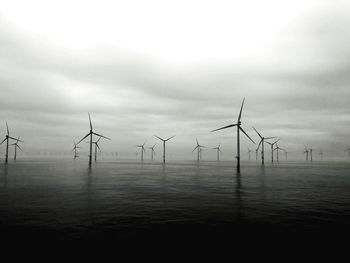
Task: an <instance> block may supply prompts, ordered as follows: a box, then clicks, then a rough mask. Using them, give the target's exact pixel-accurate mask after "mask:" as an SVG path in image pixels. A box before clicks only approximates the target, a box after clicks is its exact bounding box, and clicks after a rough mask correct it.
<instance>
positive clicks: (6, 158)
mask: <svg viewBox="0 0 350 263" xmlns="http://www.w3.org/2000/svg"><path fill="white" fill-rule="evenodd" d="M6 130H7V134H6V136H5V139H4V140H3V141H2V142H1V143H0V145H1V144H3V142H4V141H6V153H5V163H7V162H8V159H9V140H10V139H11V140H15V141H17V142H23V141H21V140H19V139H16V138H13V137H11V136H10V131H9V127H8V125H7V122H6Z"/></svg>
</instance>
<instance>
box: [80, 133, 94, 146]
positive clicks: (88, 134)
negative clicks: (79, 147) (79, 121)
mask: <svg viewBox="0 0 350 263" xmlns="http://www.w3.org/2000/svg"><path fill="white" fill-rule="evenodd" d="M90 134H91V133H90V132H89V133H88V134H86V135H85V136H84V138H83V139H81V140H80V141H79V142H78V143H77V144H79V143H81V142H82V141H83V140H85V138H86V137H88V136H89V135H90Z"/></svg>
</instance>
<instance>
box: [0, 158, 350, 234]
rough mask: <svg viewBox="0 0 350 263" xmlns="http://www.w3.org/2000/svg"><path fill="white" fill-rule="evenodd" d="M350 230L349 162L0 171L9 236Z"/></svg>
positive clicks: (26, 165) (31, 164) (41, 164)
mask: <svg viewBox="0 0 350 263" xmlns="http://www.w3.org/2000/svg"><path fill="white" fill-rule="evenodd" d="M247 230H249V231H265V230H268V231H271V230H278V231H296V232H298V231H305V230H306V231H325V230H327V231H329V230H330V231H342V232H344V231H347V232H350V231H349V230H350V164H349V163H327V162H314V163H306V162H304V163H297V162H289V163H279V164H274V165H271V164H268V165H265V167H262V166H261V165H259V164H258V163H256V162H251V163H243V164H242V169H241V173H240V174H237V172H236V170H235V166H234V164H233V163H231V162H200V163H197V162H170V163H167V164H166V165H165V166H163V165H162V164H160V163H151V162H145V163H139V162H102V161H100V162H97V163H93V166H92V168H91V169H89V168H88V167H87V163H86V160H77V161H74V160H40V161H38V160H36V161H35V160H27V161H26V160H22V161H17V163H9V164H8V165H4V164H3V163H1V164H0V231H1V235H2V237H6V238H13V237H16V238H22V239H23V238H24V239H26V238H30V237H33V236H36V237H39V238H54V239H59V240H82V239H87V240H88V239H97V240H102V239H107V238H108V239H114V238H116V239H134V238H136V239H137V238H143V237H146V236H147V237H149V236H150V235H151V236H155V237H167V238H170V237H172V236H179V235H181V236H184V235H185V236H186V237H187V236H188V237H193V236H196V237H197V238H202V237H208V236H210V237H219V236H222V235H229V234H231V233H241V232H244V231H247Z"/></svg>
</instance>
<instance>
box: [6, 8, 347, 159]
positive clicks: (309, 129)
mask: <svg viewBox="0 0 350 263" xmlns="http://www.w3.org/2000/svg"><path fill="white" fill-rule="evenodd" d="M328 7H329V6H328ZM349 17H350V16H349V10H348V9H346V8H343V9H341V10H340V9H338V8H331V9H329V8H327V10H325V9H320V10H316V11H312V12H310V13H307V15H305V16H303V17H301V18H299V19H298V20H296V21H295V23H292V24H288V25H287V26H286V27H285V28H283V30H281V31H280V32H278V33H277V34H276V35H275V36H274V41H273V42H272V43H270V45H268V46H266V48H265V49H264V52H263V53H258V54H257V53H255V52H253V53H252V54H253V55H252V54H250V55H249V54H248V55H246V56H243V57H240V58H239V59H237V60H235V59H222V58H218V59H213V58H209V59H204V60H200V61H197V62H196V61H194V62H191V63H184V64H181V63H178V62H177V63H171V62H169V61H166V60H162V59H160V58H156V57H152V56H151V55H149V54H144V53H139V52H136V51H131V50H129V49H121V48H120V47H114V46H113V45H108V44H106V45H98V46H96V47H94V48H84V49H77V48H75V47H74V48H66V47H60V46H52V45H49V44H48V42H45V41H41V39H35V38H34V37H28V36H27V35H26V34H25V33H23V32H21V31H19V30H17V29H16V28H15V27H12V26H11V25H10V24H9V23H3V26H2V27H1V28H0V58H1V59H0V72H1V73H0V91H1V97H0V109H1V111H0V112H1V113H0V118H1V120H3V122H4V121H5V120H8V121H9V122H10V123H11V127H12V129H13V130H14V131H15V132H16V134H17V132H18V134H20V135H21V136H22V138H23V137H24V138H26V139H25V141H26V147H28V148H27V149H28V150H30V149H41V148H43V149H46V150H50V149H52V148H56V149H58V150H65V149H68V148H70V147H71V142H72V140H73V139H75V140H78V139H79V138H80V137H82V136H83V135H84V134H85V133H86V132H87V130H88V125H87V124H88V123H87V112H88V111H90V112H91V113H92V116H93V122H94V125H96V129H97V130H98V132H102V133H103V134H105V135H106V136H109V137H112V138H113V139H114V140H113V141H112V142H110V143H108V144H107V143H106V144H105V145H104V146H105V149H106V150H107V151H114V150H115V149H118V151H120V152H123V151H124V152H129V153H130V154H131V152H133V151H134V148H133V145H134V144H137V143H141V142H143V141H144V140H145V139H148V140H149V143H151V142H152V143H153V141H154V142H156V139H154V138H153V134H154V133H157V134H159V135H160V136H165V137H166V136H171V135H173V134H177V137H176V140H177V142H176V144H174V145H173V150H170V153H172V154H173V155H174V156H176V154H178V155H179V156H180V157H181V155H183V156H184V158H190V154H191V153H190V151H188V149H189V148H191V147H192V145H193V141H194V137H195V136H199V137H200V138H201V140H203V141H204V142H203V143H204V144H208V145H212V146H214V145H216V144H217V143H218V142H219V141H220V142H222V143H223V144H224V145H225V144H226V145H227V148H228V149H230V150H229V151H230V152H231V151H232V152H234V149H235V148H234V147H233V146H234V145H235V143H234V140H235V136H234V134H233V131H222V132H220V133H216V134H212V133H209V131H210V130H212V129H214V128H217V127H221V126H223V125H227V124H231V123H233V122H235V121H236V118H237V115H238V111H239V107H240V104H241V101H242V99H243V97H246V105H245V108H244V112H243V127H244V129H246V130H247V132H248V133H249V134H250V135H251V136H252V137H254V139H255V140H258V138H257V136H256V135H255V134H254V132H253V131H252V128H251V127H252V126H253V125H254V126H255V127H256V128H257V129H258V130H259V131H261V132H262V133H263V134H266V136H278V137H282V140H281V146H282V145H283V144H284V145H285V147H288V148H289V149H290V152H292V155H291V156H293V152H294V157H300V155H299V154H298V153H299V150H300V149H302V148H303V145H304V144H305V145H312V146H313V147H315V148H318V149H323V151H325V152H326V150H327V151H329V152H330V153H331V154H332V155H333V156H335V157H342V155H343V153H342V152H341V151H342V147H343V145H345V144H346V143H347V142H346V140H349V138H348V136H347V134H348V127H349V123H350V117H349V116H350V108H349V106H348V105H349V98H350V89H349V88H348V83H349V81H350V67H349V66H350V65H349V61H350V60H349V59H350V45H349V40H350V33H349V31H348V30H347V29H348V25H349V22H350V19H349ZM4 25H5V26H4ZM237 52H239V50H238V51H237ZM43 138H44V139H45V143H43V140H44V139H43ZM231 146H232V147H231ZM243 147H244V148H247V147H250V148H254V146H253V145H251V144H249V142H248V141H247V140H245V139H243ZM231 148H232V149H231ZM175 150H176V153H175ZM182 153H183V154H182ZM208 155H209V156H210V154H209V153H208ZM214 155H215V153H213V156H214ZM228 158H229V156H228Z"/></svg>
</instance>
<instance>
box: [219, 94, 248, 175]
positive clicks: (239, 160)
mask: <svg viewBox="0 0 350 263" xmlns="http://www.w3.org/2000/svg"><path fill="white" fill-rule="evenodd" d="M244 101H245V98H244V99H243V101H242V105H241V110H240V111H239V115H238V120H237V123H234V124H230V125H227V126H225V127H222V128H219V129H215V130H212V132H214V131H218V130H222V129H226V128H231V127H235V126H237V157H236V158H237V171H238V172H239V171H240V169H241V156H240V137H239V132H240V131H242V132H243V133H244V134H245V135H246V136H247V137H248V138H249V140H251V141H252V142H253V143H254V144H255V142H254V141H253V140H252V139H251V138H250V137H249V135H248V134H247V133H246V132H245V131H244V130H243V129H242V128H241V116H242V109H243V105H244Z"/></svg>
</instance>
